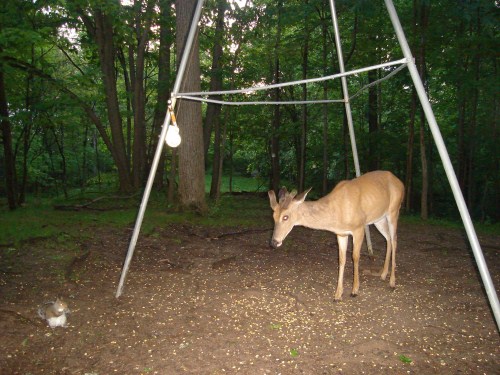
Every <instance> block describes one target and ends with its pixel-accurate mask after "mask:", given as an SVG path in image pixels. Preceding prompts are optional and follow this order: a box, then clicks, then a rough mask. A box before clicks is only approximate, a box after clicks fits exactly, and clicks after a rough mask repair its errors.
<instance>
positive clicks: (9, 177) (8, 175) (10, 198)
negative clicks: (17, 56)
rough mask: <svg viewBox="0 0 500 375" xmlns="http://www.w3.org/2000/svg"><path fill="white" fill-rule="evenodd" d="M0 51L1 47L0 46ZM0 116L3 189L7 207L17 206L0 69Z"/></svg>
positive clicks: (10, 137)
mask: <svg viewBox="0 0 500 375" xmlns="http://www.w3.org/2000/svg"><path fill="white" fill-rule="evenodd" d="M0 53H2V49H1V48H0ZM0 116H1V117H2V120H1V124H2V143H3V154H4V163H5V190H6V193H7V202H8V204H9V209H10V210H14V209H16V208H17V203H16V162H15V159H14V152H13V148H12V129H11V125H10V120H9V107H8V102H7V95H6V93H5V81H4V70H3V69H0Z"/></svg>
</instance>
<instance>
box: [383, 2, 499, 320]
mask: <svg viewBox="0 0 500 375" xmlns="http://www.w3.org/2000/svg"><path fill="white" fill-rule="evenodd" d="M384 1H385V5H386V7H387V11H388V12H389V16H390V18H391V21H392V25H393V26H394V30H395V32H396V35H397V38H398V41H399V44H400V46H401V49H402V51H403V54H404V56H405V57H406V59H407V60H408V70H409V71H410V75H411V78H412V80H413V84H414V85H415V89H416V91H417V94H418V97H419V99H420V103H421V104H422V108H423V110H424V112H425V116H426V118H427V122H428V124H429V128H430V129H431V132H432V136H433V137H434V142H436V147H437V150H438V152H439V156H440V157H441V161H442V162H443V166H444V170H445V172H446V176H447V177H448V181H449V183H450V186H451V191H452V192H453V195H454V197H455V201H456V202H457V206H458V211H459V212H460V216H461V217H462V221H463V223H464V226H465V231H466V233H467V237H468V238H469V242H470V245H471V248H472V252H473V253H474V257H475V259H476V263H477V267H478V269H479V273H480V274H481V278H482V281H483V285H484V288H485V290H486V294H487V296H488V299H489V302H490V306H491V309H492V311H493V315H494V317H495V320H496V323H497V328H498V329H500V304H499V302H498V296H497V294H496V291H495V287H494V285H493V281H492V280H491V276H490V273H489V271H488V267H487V266H486V262H485V260H484V255H483V252H482V250H481V246H480V245H479V241H478V239H477V235H476V231H475V230H474V226H473V224H472V220H471V218H470V214H469V211H468V209H467V206H466V204H465V200H464V197H463V195H462V191H461V190H460V186H459V184H458V180H457V176H456V175H455V171H454V169H453V165H452V163H451V160H450V156H449V155H448V151H447V150H446V146H445V144H444V141H443V137H442V136H441V131H440V130H439V126H438V124H437V121H436V118H435V117H434V112H433V111H432V107H431V104H430V102H429V99H428V98H427V94H426V92H425V88H424V85H423V84H422V80H421V79H420V76H419V74H418V70H417V67H416V65H415V61H414V59H413V56H412V54H411V50H410V47H409V46H408V42H407V41H406V37H405V34H404V31H403V28H402V27H401V23H400V22H399V18H398V15H397V13H396V9H395V8H394V4H393V3H392V0H384Z"/></svg>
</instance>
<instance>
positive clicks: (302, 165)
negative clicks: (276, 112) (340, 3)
mask: <svg viewBox="0 0 500 375" xmlns="http://www.w3.org/2000/svg"><path fill="white" fill-rule="evenodd" d="M305 4H306V5H307V4H308V1H307V0H306V1H305ZM303 43H304V44H303V47H302V79H307V69H308V58H309V24H308V17H307V15H306V16H305V17H304V40H303ZM302 100H307V84H303V85H302ZM306 145H307V104H303V105H302V122H301V135H300V159H299V186H298V191H299V193H301V192H303V191H304V189H305V183H306Z"/></svg>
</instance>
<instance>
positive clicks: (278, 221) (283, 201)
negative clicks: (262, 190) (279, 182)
mask: <svg viewBox="0 0 500 375" xmlns="http://www.w3.org/2000/svg"><path fill="white" fill-rule="evenodd" d="M310 190H311V189H308V190H306V191H304V192H303V193H300V194H299V195H297V191H295V190H293V191H292V192H290V193H289V192H288V191H287V190H286V188H285V187H283V188H281V189H280V191H279V193H278V200H276V194H275V193H274V190H269V191H268V192H267V194H268V195H269V202H270V203H271V208H272V209H273V211H274V212H273V219H274V232H273V238H272V239H271V246H272V247H273V248H275V249H276V248H278V247H280V246H281V244H282V243H283V240H284V239H285V238H286V236H288V233H290V231H291V230H292V229H293V227H294V226H295V225H300V218H301V216H300V213H299V210H298V208H299V206H300V205H301V204H302V203H303V202H304V200H305V199H306V195H307V193H309V191H310Z"/></svg>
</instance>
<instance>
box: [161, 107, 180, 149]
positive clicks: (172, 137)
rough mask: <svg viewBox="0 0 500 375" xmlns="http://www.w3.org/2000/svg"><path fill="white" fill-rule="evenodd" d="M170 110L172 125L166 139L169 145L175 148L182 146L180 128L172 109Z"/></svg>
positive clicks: (169, 108)
mask: <svg viewBox="0 0 500 375" xmlns="http://www.w3.org/2000/svg"><path fill="white" fill-rule="evenodd" d="M168 110H169V111H170V118H171V120H172V124H170V125H169V126H168V129H167V137H166V138H165V141H166V142H167V145H169V146H170V147H174V148H175V147H177V146H179V145H180V144H181V136H180V135H179V127H178V126H177V121H176V119H175V114H174V111H173V110H172V107H171V106H169V107H168Z"/></svg>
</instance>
